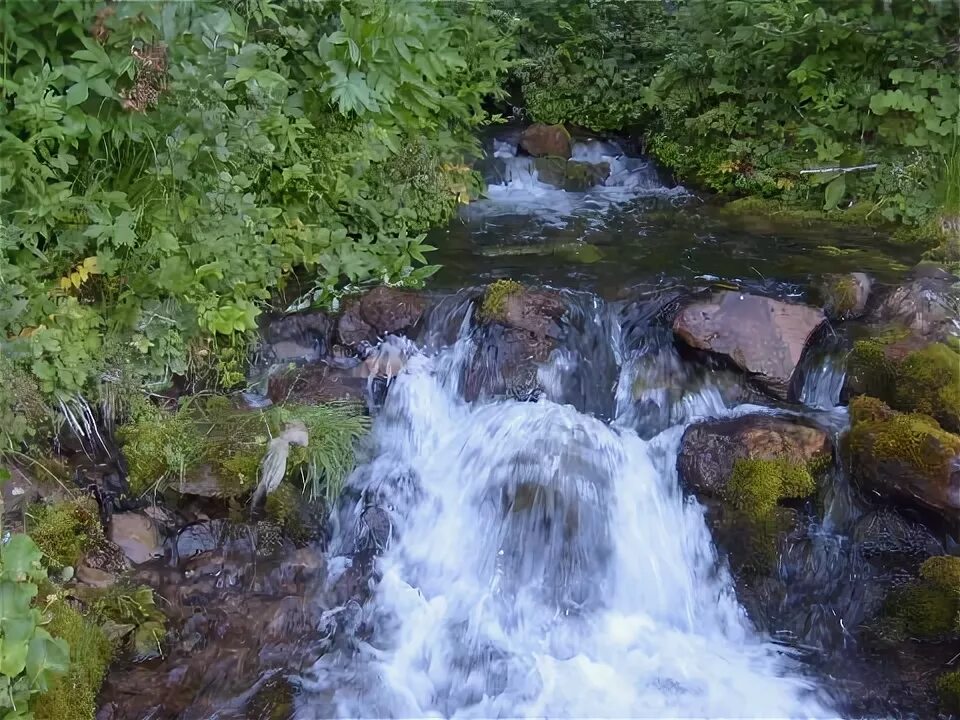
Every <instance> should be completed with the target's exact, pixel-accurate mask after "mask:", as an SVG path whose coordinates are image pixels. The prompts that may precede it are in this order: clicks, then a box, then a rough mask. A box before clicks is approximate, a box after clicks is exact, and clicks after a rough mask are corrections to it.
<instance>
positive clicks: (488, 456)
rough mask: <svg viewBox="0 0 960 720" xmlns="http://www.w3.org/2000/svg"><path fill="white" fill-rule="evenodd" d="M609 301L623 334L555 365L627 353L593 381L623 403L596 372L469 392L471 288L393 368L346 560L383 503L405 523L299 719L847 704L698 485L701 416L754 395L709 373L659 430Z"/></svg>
mask: <svg viewBox="0 0 960 720" xmlns="http://www.w3.org/2000/svg"><path fill="white" fill-rule="evenodd" d="M593 305H594V308H593V311H590V312H587V311H586V310H585V311H584V317H586V318H587V319H586V320H585V322H593V323H594V324H596V331H595V332H592V333H581V337H590V338H592V339H593V340H597V339H599V338H604V337H606V338H607V340H606V342H607V343H609V346H607V347H603V348H600V349H599V350H597V349H596V347H595V346H596V345H597V342H599V340H597V342H593V341H591V342H590V343H587V342H579V344H578V343H573V344H569V345H567V346H565V347H564V348H562V349H558V350H556V351H555V352H554V357H553V358H552V360H551V363H550V368H548V369H547V370H546V371H544V370H543V369H542V375H544V376H545V377H546V378H547V379H550V378H553V379H554V380H557V377H558V375H562V374H563V372H564V371H565V372H568V373H572V372H576V367H577V366H578V364H580V365H583V366H584V367H585V368H586V370H585V371H584V372H588V371H590V368H591V367H594V365H595V363H594V364H591V362H590V361H591V360H593V359H594V358H593V357H592V356H591V355H590V354H591V353H597V352H599V353H601V354H602V355H603V356H604V358H608V357H611V356H615V357H617V358H619V359H620V361H621V364H622V367H621V370H620V378H619V380H616V381H615V382H613V383H612V384H611V383H608V382H606V381H605V380H599V381H598V382H597V383H596V384H595V385H594V386H593V387H592V388H591V391H592V392H593V393H601V394H602V393H606V394H608V395H609V396H610V397H609V402H608V403H601V404H600V405H597V407H611V408H613V407H615V408H616V410H615V415H616V417H614V418H612V422H608V421H604V420H602V419H599V417H598V416H597V415H596V414H590V413H588V412H586V411H585V409H586V408H585V406H584V396H585V393H583V388H582V387H579V388H575V390H576V391H575V392H572V393H571V394H569V395H567V394H566V391H565V390H564V388H568V387H574V386H576V385H577V383H567V382H559V381H557V382H553V383H552V387H553V390H552V392H551V391H548V392H547V393H545V394H544V395H542V396H541V397H540V399H539V400H538V401H537V402H520V401H517V400H496V401H486V402H475V403H468V402H466V401H465V400H464V398H463V396H462V393H461V390H460V382H459V378H460V377H461V375H462V372H463V369H464V366H465V364H466V362H467V361H468V359H469V357H470V355H471V353H472V352H473V350H474V346H473V345H474V339H473V336H472V333H471V323H470V318H469V313H467V315H463V314H462V304H460V305H458V304H456V303H450V306H451V307H452V308H455V309H456V313H458V314H456V316H455V317H453V315H451V318H447V319H446V320H445V322H446V325H447V326H455V327H459V333H458V337H457V339H456V341H454V342H453V343H452V344H450V345H448V346H445V347H439V348H437V347H435V346H434V344H435V343H436V341H437V339H438V338H439V337H441V336H442V334H443V333H442V332H440V331H438V330H437V329H436V328H435V327H433V328H428V329H427V331H426V335H427V336H428V337H429V338H430V339H431V342H430V343H429V345H430V346H431V347H430V349H429V350H427V351H424V352H421V353H419V354H416V355H414V356H413V357H411V358H410V360H409V361H408V362H407V364H406V366H405V368H404V369H403V371H402V372H401V373H400V375H399V376H398V377H397V378H396V379H395V380H394V382H393V384H392V386H391V388H390V390H389V393H388V396H387V399H386V401H385V404H384V407H383V409H382V411H381V412H380V414H379V415H378V417H377V419H376V421H375V425H374V430H373V447H372V452H371V459H370V461H369V462H367V463H366V464H365V465H363V466H361V467H360V468H358V469H357V471H356V472H355V473H354V475H353V477H352V479H351V487H352V490H353V492H354V497H356V498H358V499H357V500H356V502H355V504H353V505H350V506H348V507H346V508H344V511H343V513H342V515H341V522H340V527H341V531H340V537H339V538H338V540H337V546H336V548H335V551H339V552H341V553H343V555H344V558H343V559H342V560H341V561H339V562H335V563H333V565H334V567H336V568H337V573H338V574H339V573H342V572H343V571H344V567H346V566H349V565H350V564H351V563H356V562H358V561H357V560H356V558H354V559H352V560H350V559H347V557H346V556H347V555H348V553H349V551H350V550H351V548H354V547H355V546H356V540H355V537H356V532H355V528H356V527H357V524H358V523H359V522H360V520H361V519H362V518H363V517H364V516H365V514H366V513H367V512H369V508H370V507H371V506H373V505H375V506H376V507H378V508H380V509H381V510H382V511H383V512H386V513H387V515H388V516H389V520H390V526H391V531H390V533H389V536H390V539H389V543H388V544H387V547H386V549H385V551H384V552H383V554H382V555H380V556H379V557H377V558H376V560H375V561H374V565H375V570H374V571H373V572H372V573H371V579H370V581H369V582H370V587H372V590H371V595H370V597H369V599H368V600H366V602H365V603H364V605H363V608H362V610H360V611H359V612H360V617H359V618H357V617H356V613H357V612H358V611H357V610H356V608H354V609H353V611H351V612H352V614H351V616H350V617H351V618H352V619H351V621H350V623H349V629H350V631H349V632H345V633H344V635H343V637H341V638H340V639H339V640H338V642H336V643H335V644H334V646H332V647H331V650H330V651H329V652H327V653H325V654H324V655H323V656H322V657H320V658H319V660H317V661H316V663H315V664H314V665H313V666H312V667H311V668H310V669H309V670H308V671H307V672H305V673H304V675H303V677H302V678H301V686H302V688H303V690H304V692H303V694H302V695H301V696H300V700H299V704H298V709H297V714H296V717H297V718H298V720H306V719H308V718H322V717H331V716H338V717H483V718H490V717H544V716H550V717H576V718H583V717H648V718H667V717H677V718H679V717H682V718H708V717H709V718H723V717H737V718H745V717H753V718H761V717H762V718H772V717H776V718H812V717H822V716H824V715H829V714H830V713H829V712H828V711H827V710H825V708H824V707H823V706H822V705H821V704H820V703H821V701H820V700H818V699H817V697H816V695H817V693H816V688H814V687H813V686H812V685H811V683H810V681H809V680H807V679H805V678H804V677H803V675H802V673H801V670H800V667H799V664H798V663H797V662H796V660H795V658H793V657H792V656H791V654H790V652H789V650H787V649H785V648H783V647H781V646H777V645H775V644H773V643H772V642H770V640H769V639H768V638H765V637H764V636H762V635H761V634H759V633H758V632H757V631H756V630H755V629H754V628H753V626H752V625H751V623H750V621H749V619H748V618H747V617H746V615H745V613H744V611H743V609H742V608H741V606H740V605H739V604H738V602H737V598H736V596H735V593H734V588H733V583H732V580H731V578H730V576H729V574H728V573H727V572H726V571H725V569H724V568H723V566H722V564H721V563H720V562H719V561H718V558H717V555H716V552H715V549H714V546H713V544H712V541H711V537H710V533H709V531H708V528H707V525H706V523H705V520H704V511H703V508H702V507H701V505H700V504H699V503H697V502H696V501H695V500H694V499H692V498H689V497H685V496H684V493H683V492H682V491H681V489H680V484H679V480H678V478H677V472H676V457H677V452H678V447H679V443H680V438H681V435H682V432H683V428H684V424H685V423H687V422H689V421H690V420H692V419H694V418H696V417H698V416H703V415H707V414H716V413H718V412H726V411H729V412H737V409H736V408H726V406H725V405H724V403H723V400H722V398H721V394H720V393H719V391H717V389H716V388H710V387H703V388H700V389H699V390H696V391H694V392H691V393H687V394H685V395H684V396H683V397H678V398H675V399H673V400H669V399H668V400H664V402H666V403H670V402H674V403H676V404H677V406H676V407H674V408H672V409H667V410H666V412H665V414H663V415H657V416H656V419H655V423H656V424H657V427H656V428H654V429H651V430H650V431H649V432H644V433H642V435H643V437H642V436H641V434H638V433H637V431H636V429H637V425H638V424H639V425H643V423H644V422H646V421H645V420H643V418H642V417H640V416H636V415H633V416H630V415H628V410H629V408H630V406H631V405H632V403H631V402H629V400H628V398H627V394H626V391H625V389H624V388H626V387H632V385H633V384H634V378H635V376H636V373H638V372H646V370H638V368H642V367H645V366H644V362H646V361H645V360H644V359H643V356H642V353H641V354H639V355H638V354H637V353H635V352H634V353H627V352H626V351H625V350H624V349H623V348H622V347H619V345H621V344H622V343H623V340H622V338H620V337H619V335H618V332H617V330H618V329H617V328H616V327H615V325H614V324H613V323H611V322H609V315H606V316H605V315H604V313H603V312H601V311H599V310H597V309H596V307H595V306H596V302H594V303H593ZM583 307H586V308H587V309H588V310H589V308H590V306H589V304H587V305H584V306H583ZM591 318H592V319H591ZM590 347H594V349H593V350H591V349H590ZM564 352H565V353H567V359H566V361H557V357H558V354H559V355H560V356H562V355H563V354H564ZM604 362H607V360H604ZM664 363H666V366H669V363H670V359H669V358H667V359H662V360H657V361H656V362H653V366H652V367H653V370H652V372H654V373H657V372H660V371H661V369H662V368H663V367H664ZM600 375H601V376H603V375H604V374H603V373H600ZM548 390H549V389H548ZM574 396H575V397H576V399H573V398H574ZM571 402H572V403H574V404H570V403H571ZM565 403H566V404H565ZM651 427H652V426H651ZM660 428H664V429H660ZM645 437H646V438H647V439H644V438H645ZM336 581H337V574H335V575H333V576H332V577H331V583H334V582H336Z"/></svg>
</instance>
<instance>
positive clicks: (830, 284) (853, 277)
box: [818, 272, 873, 320]
mask: <svg viewBox="0 0 960 720" xmlns="http://www.w3.org/2000/svg"><path fill="white" fill-rule="evenodd" d="M872 286H873V282H872V281H871V280H870V276H869V275H867V274H866V273H862V272H852V273H845V274H842V275H837V274H829V275H825V276H823V278H821V280H820V283H819V287H818V290H819V291H820V295H821V297H822V299H823V305H824V308H823V309H824V312H825V313H826V315H827V317H829V318H830V319H831V320H853V319H855V318H859V317H862V316H863V314H864V312H865V311H866V309H867V301H868V300H869V299H870V290H871V288H872Z"/></svg>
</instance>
